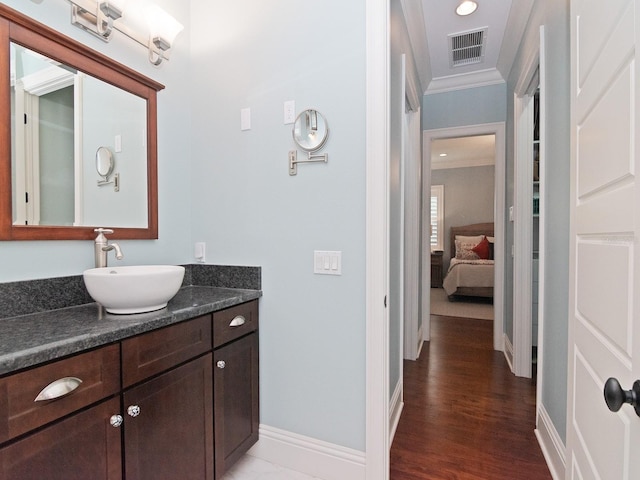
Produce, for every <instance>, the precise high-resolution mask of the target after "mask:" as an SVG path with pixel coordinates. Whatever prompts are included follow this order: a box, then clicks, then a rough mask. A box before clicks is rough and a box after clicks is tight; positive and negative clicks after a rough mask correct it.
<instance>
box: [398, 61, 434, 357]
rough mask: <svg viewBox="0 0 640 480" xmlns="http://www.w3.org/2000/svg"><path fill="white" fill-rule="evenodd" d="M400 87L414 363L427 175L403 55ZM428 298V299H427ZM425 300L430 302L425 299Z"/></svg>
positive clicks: (407, 327)
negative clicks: (422, 212)
mask: <svg viewBox="0 0 640 480" xmlns="http://www.w3.org/2000/svg"><path fill="white" fill-rule="evenodd" d="M402 69H403V76H404V78H403V84H404V93H405V103H406V106H407V108H406V109H405V111H404V112H403V124H402V128H403V132H402V162H403V172H404V173H403V175H404V179H403V180H404V188H403V197H404V282H403V285H404V288H403V290H404V309H403V330H404V335H403V337H404V342H403V344H404V347H403V353H404V354H403V355H402V358H401V359H400V364H401V365H402V360H403V359H407V360H416V359H417V358H418V356H419V355H420V349H421V347H422V337H423V335H422V328H423V325H422V323H421V322H420V318H421V311H422V308H421V306H422V302H423V301H424V297H425V296H426V295H423V292H424V291H425V290H423V289H422V288H421V281H420V279H421V272H420V270H421V262H422V258H421V254H422V251H423V250H422V249H423V242H422V235H421V234H420V232H421V218H422V215H421V209H422V195H421V193H422V176H423V175H424V174H425V173H428V172H427V171H426V170H423V168H422V161H421V155H420V147H421V145H420V137H421V134H420V115H421V108H420V97H419V95H418V89H417V87H416V85H415V83H414V81H413V77H412V76H411V75H408V74H407V71H406V58H405V55H404V54H403V55H402ZM427 297H428V296H427ZM427 300H429V299H428V298H427Z"/></svg>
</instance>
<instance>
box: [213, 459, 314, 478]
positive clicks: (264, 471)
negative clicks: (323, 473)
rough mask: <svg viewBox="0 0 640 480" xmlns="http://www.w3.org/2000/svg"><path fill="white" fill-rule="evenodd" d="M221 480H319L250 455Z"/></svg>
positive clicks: (239, 461)
mask: <svg viewBox="0 0 640 480" xmlns="http://www.w3.org/2000/svg"><path fill="white" fill-rule="evenodd" d="M222 480H320V479H316V477H310V476H309V475H305V474H303V473H299V472H295V471H293V470H288V469H286V468H284V467H281V466H279V465H274V464H273V463H269V462H267V461H265V460H261V459H259V458H256V457H252V456H251V455H245V456H244V457H242V458H241V459H240V460H238V463H236V464H235V465H234V466H233V468H232V469H231V470H229V471H228V472H227V473H226V474H225V476H224V477H222Z"/></svg>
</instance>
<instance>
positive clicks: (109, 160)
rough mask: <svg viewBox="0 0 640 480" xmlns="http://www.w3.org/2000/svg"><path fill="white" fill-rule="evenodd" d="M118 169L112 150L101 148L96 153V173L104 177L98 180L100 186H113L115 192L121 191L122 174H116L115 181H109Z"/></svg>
mask: <svg viewBox="0 0 640 480" xmlns="http://www.w3.org/2000/svg"><path fill="white" fill-rule="evenodd" d="M114 168H116V162H115V159H114V158H113V154H112V153H111V150H109V148H107V147H99V148H98V150H97V151H96V171H97V172H98V175H100V176H101V177H102V180H98V186H99V187H102V186H104V185H111V184H113V190H114V191H115V192H119V191H120V174H119V173H116V174H115V175H114V176H113V180H109V177H110V176H111V174H112V173H113V170H114Z"/></svg>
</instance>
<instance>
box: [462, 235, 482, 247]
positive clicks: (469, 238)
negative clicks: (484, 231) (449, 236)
mask: <svg viewBox="0 0 640 480" xmlns="http://www.w3.org/2000/svg"><path fill="white" fill-rule="evenodd" d="M483 238H484V235H471V236H468V235H456V240H460V241H461V242H464V243H473V244H474V245H477V244H478V243H480V242H481V241H482V239H483Z"/></svg>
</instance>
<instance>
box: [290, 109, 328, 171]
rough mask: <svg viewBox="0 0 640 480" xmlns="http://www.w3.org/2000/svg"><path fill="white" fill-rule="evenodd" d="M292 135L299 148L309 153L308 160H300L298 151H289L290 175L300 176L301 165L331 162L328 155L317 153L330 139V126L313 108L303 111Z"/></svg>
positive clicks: (297, 119)
mask: <svg viewBox="0 0 640 480" xmlns="http://www.w3.org/2000/svg"><path fill="white" fill-rule="evenodd" d="M291 134H292V136H293V141H294V142H295V143H296V145H297V146H298V148H300V149H302V150H304V151H305V152H307V159H306V160H298V151H297V150H289V175H291V176H293V175H297V174H298V164H299V163H320V162H323V163H327V162H328V161H329V154H328V153H316V152H317V151H318V150H320V149H321V148H322V147H323V146H324V145H325V143H327V139H328V138H329V125H328V124H327V121H326V120H325V118H324V116H323V115H322V114H321V113H320V112H318V111H317V110H314V109H311V108H309V109H307V110H304V111H302V112H301V113H300V114H299V115H298V117H297V118H296V120H295V122H294V123H293V129H292V131H291Z"/></svg>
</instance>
